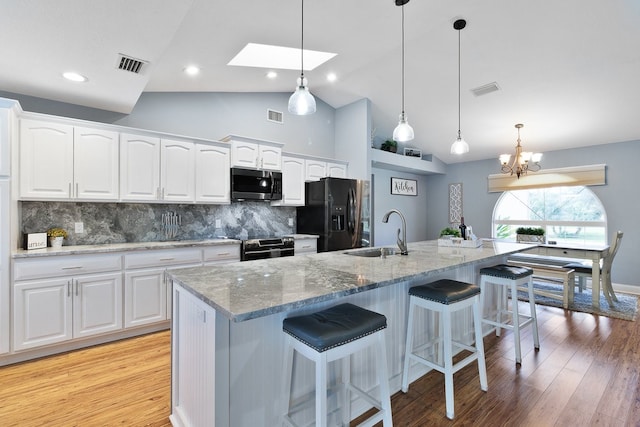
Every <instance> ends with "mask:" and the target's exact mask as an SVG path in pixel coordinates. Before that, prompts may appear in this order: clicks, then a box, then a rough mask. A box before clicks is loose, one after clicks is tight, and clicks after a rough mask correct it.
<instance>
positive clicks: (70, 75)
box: [62, 71, 89, 83]
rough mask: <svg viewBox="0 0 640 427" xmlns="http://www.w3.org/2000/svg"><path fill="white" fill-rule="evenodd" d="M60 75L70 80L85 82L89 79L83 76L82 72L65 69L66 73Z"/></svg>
mask: <svg viewBox="0 0 640 427" xmlns="http://www.w3.org/2000/svg"><path fill="white" fill-rule="evenodd" d="M62 77H64V78H65V79H67V80H70V81H72V82H80V83H83V82H86V81H88V80H89V79H88V78H86V77H85V76H83V75H82V74H78V73H76V72H73V71H67V72H66V73H62Z"/></svg>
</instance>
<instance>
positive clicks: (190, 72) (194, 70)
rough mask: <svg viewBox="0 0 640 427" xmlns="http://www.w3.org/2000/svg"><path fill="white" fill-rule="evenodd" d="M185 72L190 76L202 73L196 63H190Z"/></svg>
mask: <svg viewBox="0 0 640 427" xmlns="http://www.w3.org/2000/svg"><path fill="white" fill-rule="evenodd" d="M184 72H185V73H186V74H188V75H190V76H195V75H197V74H199V73H200V68H199V67H196V66H195V65H189V66H188V67H186V68H185V69H184Z"/></svg>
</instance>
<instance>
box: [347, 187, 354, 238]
mask: <svg viewBox="0 0 640 427" xmlns="http://www.w3.org/2000/svg"><path fill="white" fill-rule="evenodd" d="M348 198H349V200H348V202H347V229H348V230H349V234H353V233H355V229H356V195H355V192H354V191H353V188H350V189H349V195H348Z"/></svg>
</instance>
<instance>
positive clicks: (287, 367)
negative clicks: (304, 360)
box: [282, 334, 294, 417]
mask: <svg viewBox="0 0 640 427" xmlns="http://www.w3.org/2000/svg"><path fill="white" fill-rule="evenodd" d="M291 340H292V338H291V337H290V336H289V335H286V334H285V346H284V352H285V354H284V358H283V363H282V364H283V366H284V368H283V369H284V381H283V383H282V387H283V390H282V396H283V402H282V403H283V405H282V406H283V411H282V414H284V416H285V417H287V416H288V415H289V404H290V402H291V376H292V374H293V373H292V371H293V353H294V349H293V345H292V343H291Z"/></svg>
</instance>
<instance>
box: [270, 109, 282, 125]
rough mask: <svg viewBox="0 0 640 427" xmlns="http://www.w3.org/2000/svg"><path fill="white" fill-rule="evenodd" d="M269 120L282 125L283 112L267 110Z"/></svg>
mask: <svg viewBox="0 0 640 427" xmlns="http://www.w3.org/2000/svg"><path fill="white" fill-rule="evenodd" d="M267 120H268V121H270V122H274V123H280V124H282V112H281V111H275V110H267Z"/></svg>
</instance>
